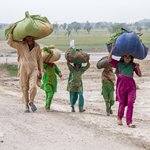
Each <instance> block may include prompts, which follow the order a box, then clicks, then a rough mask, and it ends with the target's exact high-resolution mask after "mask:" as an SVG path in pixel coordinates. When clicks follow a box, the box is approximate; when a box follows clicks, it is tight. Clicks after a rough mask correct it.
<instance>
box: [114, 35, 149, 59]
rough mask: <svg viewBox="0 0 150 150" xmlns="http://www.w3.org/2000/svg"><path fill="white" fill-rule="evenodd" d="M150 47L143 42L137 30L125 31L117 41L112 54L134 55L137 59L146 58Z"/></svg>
mask: <svg viewBox="0 0 150 150" xmlns="http://www.w3.org/2000/svg"><path fill="white" fill-rule="evenodd" d="M147 53H148V48H147V47H146V46H145V45H144V44H143V43H142V42H141V40H140V39H139V37H138V35H137V34H136V33H135V32H131V33H123V34H122V35H120V36H119V37H118V38H117V39H116V41H115V46H114V48H113V51H112V54H113V55H115V56H123V55H125V54H129V55H132V56H133V57H134V58H137V59H144V58H145V57H146V56H147Z"/></svg>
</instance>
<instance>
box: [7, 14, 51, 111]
mask: <svg viewBox="0 0 150 150" xmlns="http://www.w3.org/2000/svg"><path fill="white" fill-rule="evenodd" d="M52 31H53V27H52V25H51V23H50V22H49V21H48V19H47V18H46V17H41V16H39V15H30V14H29V12H25V18H24V19H22V20H20V21H17V22H16V23H14V24H13V25H11V26H10V27H9V28H8V29H6V30H5V35H6V38H8V44H9V45H10V46H11V47H13V48H15V49H17V54H18V62H19V74H20V86H21V90H22V93H23V98H24V101H25V105H26V108H25V112H30V109H29V106H30V107H31V110H32V111H33V112H34V111H36V110H37V108H36V106H35V105H34V103H33V102H34V98H35V95H36V90H37V89H36V85H37V84H38V83H40V82H39V80H41V78H42V75H41V70H42V66H43V63H42V56H41V50H40V46H39V45H38V44H37V43H36V42H35V40H37V39H41V38H43V37H46V36H48V35H49V34H51V33H52ZM37 78H38V82H37Z"/></svg>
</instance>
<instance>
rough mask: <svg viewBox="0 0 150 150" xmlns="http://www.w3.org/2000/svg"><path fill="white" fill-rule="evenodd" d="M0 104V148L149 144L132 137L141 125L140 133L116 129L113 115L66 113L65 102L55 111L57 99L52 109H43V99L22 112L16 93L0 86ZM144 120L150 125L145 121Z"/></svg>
mask: <svg viewBox="0 0 150 150" xmlns="http://www.w3.org/2000/svg"><path fill="white" fill-rule="evenodd" d="M0 104H1V105H0V150H16V149H18V150H29V149H33V150H53V149H56V150H68V149H71V150H77V149H79V150H99V149H105V150H110V149H112V150H116V149H120V150H144V149H147V150H148V149H149V147H148V144H149V143H145V142H142V140H141V141H138V140H139V139H138V136H137V137H136V135H138V134H139V133H138V131H139V128H140V130H141V129H142V128H143V129H142V130H141V131H142V132H146V131H147V130H146V131H145V130H144V127H142V126H141V127H139V128H138V129H134V131H133V130H132V129H128V128H121V127H119V128H118V127H117V125H116V124H115V118H114V116H112V117H109V118H108V117H107V116H105V115H104V114H101V113H96V112H86V113H84V114H80V113H78V112H77V113H70V112H69V111H68V108H69V106H67V105H65V104H64V105H62V111H59V106H60V104H59V103H58V102H57V100H56V101H55V102H54V104H53V111H52V112H49V113H47V112H44V111H43V101H40V100H38V101H37V106H38V108H39V109H38V111H37V112H36V113H29V114H25V113H23V105H22V102H21V101H20V93H19V92H17V91H14V92H13V91H12V90H11V91H10V88H8V87H5V88H4V87H2V86H1V87H0ZM110 122H111V124H110ZM136 122H138V123H139V124H140V122H143V123H144V121H142V120H137V121H136ZM147 123H148V124H150V122H149V121H147ZM145 127H146V126H145ZM149 127H150V126H149ZM115 128H117V129H115ZM147 134H148V133H147ZM134 136H135V137H134ZM141 137H142V134H141Z"/></svg>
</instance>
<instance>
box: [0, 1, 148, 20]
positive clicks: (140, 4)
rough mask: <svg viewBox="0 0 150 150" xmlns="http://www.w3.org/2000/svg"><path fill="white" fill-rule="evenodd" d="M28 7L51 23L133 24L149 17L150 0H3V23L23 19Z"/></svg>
mask: <svg viewBox="0 0 150 150" xmlns="http://www.w3.org/2000/svg"><path fill="white" fill-rule="evenodd" d="M27 10H28V11H29V12H30V14H31V15H36V14H39V15H41V16H46V17H47V18H48V19H49V21H50V22H51V23H64V22H67V23H70V22H73V21H77V22H86V21H87V20H88V21H89V22H98V21H107V22H127V23H132V22H135V21H139V20H141V19H145V18H146V19H150V0H1V3H0V23H13V22H16V21H18V20H20V19H23V18H24V12H25V11H27Z"/></svg>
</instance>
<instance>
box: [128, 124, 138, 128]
mask: <svg viewBox="0 0 150 150" xmlns="http://www.w3.org/2000/svg"><path fill="white" fill-rule="evenodd" d="M128 127H129V128H136V125H135V124H132V123H130V124H128Z"/></svg>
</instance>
